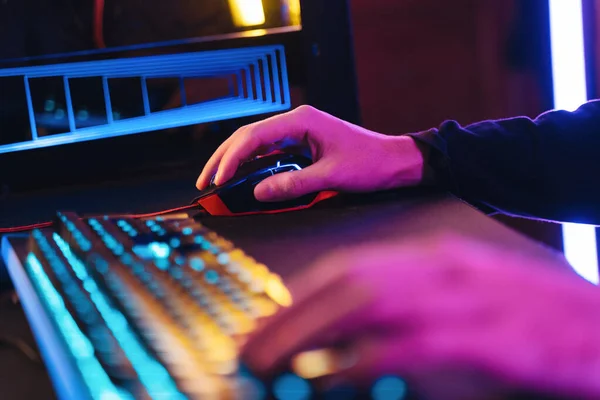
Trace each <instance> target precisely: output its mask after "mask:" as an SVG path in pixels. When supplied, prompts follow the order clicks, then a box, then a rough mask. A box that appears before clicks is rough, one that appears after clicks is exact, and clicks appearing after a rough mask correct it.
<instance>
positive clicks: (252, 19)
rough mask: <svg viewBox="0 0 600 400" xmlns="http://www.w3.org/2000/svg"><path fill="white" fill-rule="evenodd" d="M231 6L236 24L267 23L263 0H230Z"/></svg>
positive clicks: (244, 25) (243, 25) (242, 25)
mask: <svg viewBox="0 0 600 400" xmlns="http://www.w3.org/2000/svg"><path fill="white" fill-rule="evenodd" d="M229 8H230V9H231V16H232V17H233V23H234V24H235V26H238V27H246V26H257V25H262V24H264V23H265V10H264V8H263V4H262V0H229Z"/></svg>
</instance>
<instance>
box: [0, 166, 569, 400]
mask: <svg viewBox="0 0 600 400" xmlns="http://www.w3.org/2000/svg"><path fill="white" fill-rule="evenodd" d="M194 194H195V189H194V187H193V179H192V178H190V177H185V178H182V179H171V180H168V181H152V182H148V181H147V182H139V183H137V184H135V185H127V186H118V185H113V186H106V187H102V188H89V189H80V190H71V191H64V192H59V191H57V192H55V193H47V194H44V195H43V196H42V195H38V196H37V197H20V198H17V197H16V198H14V199H8V200H3V201H0V206H1V207H0V209H1V211H0V225H2V226H7V225H11V224H24V223H32V222H36V221H40V220H45V219H48V218H51V217H52V216H53V213H54V211H55V210H57V209H62V210H75V211H77V212H79V213H81V214H85V213H104V212H119V213H122V212H148V211H155V210H160V209H163V208H170V207H175V206H179V205H182V204H186V203H187V202H188V201H189V200H190V199H191V198H192V197H193V196H194ZM203 223H205V224H206V225H207V226H209V227H210V228H213V229H215V230H216V231H217V232H219V233H220V234H221V235H223V236H224V237H227V238H229V239H231V240H232V241H233V242H234V243H236V244H237V245H238V246H239V247H241V248H242V249H244V250H246V251H247V252H248V253H249V254H250V255H252V256H254V257H255V258H257V259H258V260H260V261H262V262H264V263H265V264H267V265H268V266H269V267H271V268H272V269H273V270H275V271H277V272H279V273H281V274H282V275H283V276H284V277H286V276H289V275H290V274H292V273H293V272H294V271H296V270H298V269H300V268H302V267H303V266H305V265H308V264H310V263H311V262H312V261H314V260H315V259H316V258H317V257H319V256H321V255H323V254H325V253H326V252H328V251H330V250H332V249H335V248H343V247H344V246H353V245H356V244H360V243H366V242H369V241H382V240H389V241H401V240H403V239H406V238H408V237H414V236H416V235H424V234H431V233H434V232H436V231H444V230H446V231H447V230H452V231H455V232H459V233H461V234H463V235H468V236H473V237H476V238H478V239H483V240H488V241H491V242H494V243H497V244H501V245H504V246H507V247H509V248H518V249H521V250H522V251H526V252H530V253H534V254H537V255H539V256H540V257H548V258H549V259H551V260H552V261H553V262H556V261H557V258H556V254H555V253H553V252H551V251H550V250H548V249H547V248H545V247H543V246H541V245H538V244H537V243H534V242H532V241H530V240H529V239H527V238H525V237H523V236H521V235H519V234H516V233H515V232H513V231H512V230H510V229H508V228H506V227H505V226H503V225H501V224H500V223H498V222H496V221H494V220H492V219H490V218H488V217H486V216H484V215H483V214H481V213H479V212H478V211H476V210H474V209H473V208H471V207H469V206H468V205H466V204H464V203H462V202H460V201H458V200H456V199H454V198H452V197H450V196H447V195H445V194H441V193H435V192H432V191H424V190H404V191H400V192H389V193H382V194H376V195H361V196H349V197H345V199H344V202H343V203H342V204H329V205H327V204H326V205H323V207H321V208H315V209H310V210H304V211H300V212H295V213H288V214H278V215H262V216H248V217H237V218H213V217H205V218H203ZM557 264H559V263H557ZM5 286H6V283H5ZM0 321H1V322H0V335H12V336H19V337H23V338H25V340H26V341H29V342H32V336H31V333H30V332H29V330H28V327H27V323H26V321H25V318H24V315H23V313H22V311H21V310H20V308H19V307H18V306H7V305H6V303H5V304H4V305H3V306H0ZM0 388H1V389H0V392H1V393H2V396H1V397H2V398H3V399H4V400H12V399H29V398H31V399H50V398H52V395H51V384H50V382H49V380H48V377H47V375H46V373H45V370H44V369H43V368H42V367H37V366H35V365H33V364H32V363H30V362H28V361H27V360H26V359H25V358H24V357H23V356H22V355H21V354H20V353H17V352H15V351H14V350H12V349H8V348H2V347H0Z"/></svg>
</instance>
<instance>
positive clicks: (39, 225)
mask: <svg viewBox="0 0 600 400" xmlns="http://www.w3.org/2000/svg"><path fill="white" fill-rule="evenodd" d="M194 208H195V209H197V208H198V206H197V205H196V204H188V205H186V206H181V207H175V208H170V209H168V210H162V211H156V212H151V213H146V214H106V215H108V216H109V217H111V218H131V219H139V218H152V217H158V216H160V215H164V214H170V213H174V212H178V211H187V210H191V209H194ZM103 216H104V215H99V216H98V215H97V216H90V217H84V218H102V217H103ZM53 223H54V222H52V221H46V222H39V223H37V224H30V225H22V226H14V227H10V228H0V234H4V233H17V232H27V231H31V230H34V229H42V228H47V227H49V226H52V224H53Z"/></svg>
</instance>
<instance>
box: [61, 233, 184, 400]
mask: <svg viewBox="0 0 600 400" xmlns="http://www.w3.org/2000/svg"><path fill="white" fill-rule="evenodd" d="M54 239H55V241H56V243H57V245H58V246H59V248H60V250H61V252H62V253H63V255H64V256H65V258H66V259H67V260H69V263H70V265H71V267H72V268H73V271H74V272H75V273H76V275H77V277H78V278H79V279H80V280H81V281H82V282H83V285H84V288H85V289H86V290H87V291H88V293H89V295H90V298H91V300H92V301H93V303H94V305H95V306H96V308H97V310H98V312H99V313H100V315H101V316H102V318H103V320H104V322H105V323H106V326H107V327H108V328H109V329H110V331H111V332H112V334H113V336H114V337H115V339H116V340H117V342H118V343H119V345H120V346H121V348H122V350H123V352H124V353H125V355H126V356H127V358H128V359H129V361H130V363H131V365H132V366H133V368H134V369H135V371H136V373H137V374H138V377H139V378H140V380H141V382H142V384H143V385H144V386H145V387H146V389H147V390H148V392H149V393H150V394H151V396H159V397H162V396H164V398H169V399H171V398H173V399H182V400H183V399H185V396H184V395H183V394H181V393H180V392H179V390H178V389H177V386H176V384H175V382H174V381H173V380H172V378H171V377H170V376H169V373H168V372H167V370H166V369H165V368H164V367H163V366H162V365H161V364H160V363H159V362H158V361H157V360H156V359H155V358H154V357H153V356H152V355H150V353H148V351H147V350H146V349H145V347H144V346H143V345H142V343H141V342H140V341H139V340H138V339H137V337H136V335H135V334H134V333H133V330H132V329H131V327H130V326H129V324H128V323H127V319H126V318H125V317H124V316H123V314H122V313H121V312H120V311H118V310H117V309H116V308H114V307H112V306H111V305H110V303H109V301H108V299H107V298H106V296H105V295H104V294H103V293H102V292H101V291H100V290H99V288H98V286H97V285H96V283H95V282H94V281H93V280H92V277H90V276H89V275H88V273H87V270H86V268H85V266H84V265H83V264H82V263H81V261H80V260H79V259H78V258H77V257H76V256H75V255H74V254H73V253H72V252H71V249H70V247H69V245H68V244H67V243H66V242H64V241H63V240H62V239H61V238H60V236H58V235H56V234H55V236H54ZM103 262H104V263H106V261H105V260H103V259H102V258H100V257H96V258H95V259H94V260H93V263H94V264H96V265H99V264H103ZM107 272H108V271H107ZM111 276H112V275H111ZM110 282H111V284H112V285H115V286H118V285H119V283H118V281H116V279H113V280H111V281H110ZM120 289H122V290H121V292H123V293H124V290H125V288H120Z"/></svg>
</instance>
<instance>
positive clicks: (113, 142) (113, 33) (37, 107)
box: [0, 0, 360, 194]
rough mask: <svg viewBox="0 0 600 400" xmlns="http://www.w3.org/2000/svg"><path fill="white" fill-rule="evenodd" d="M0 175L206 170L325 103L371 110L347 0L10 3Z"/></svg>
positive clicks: (27, 183)
mask: <svg viewBox="0 0 600 400" xmlns="http://www.w3.org/2000/svg"><path fill="white" fill-rule="evenodd" d="M0 33H1V34H0V187H1V188H2V189H1V190H2V192H1V193H4V194H6V193H8V192H11V193H15V192H17V193H20V192H29V191H32V190H33V191H38V190H43V189H49V188H52V189H54V188H57V187H61V186H65V185H80V184H96V183H98V182H101V181H106V180H116V179H119V180H122V179H129V178H137V177H149V176H154V175H155V174H163V175H164V174H168V175H172V174H178V173H191V174H195V173H198V172H199V171H200V169H201V168H202V165H203V164H204V162H205V161H206V160H207V158H208V157H209V156H210V154H211V153H212V152H213V151H214V150H215V149H216V147H217V146H218V145H219V144H220V143H221V142H223V140H225V139H226V137H227V136H228V135H230V134H231V133H233V132H234V131H235V130H236V129H237V128H238V127H240V126H242V125H244V124H247V123H250V122H253V121H256V120H258V119H261V118H264V117H266V116H268V115H271V114H275V113H280V112H284V111H287V110H289V109H291V108H293V107H294V106H296V105H299V104H311V105H314V106H315V107H318V108H320V109H323V110H325V111H327V112H330V113H332V114H334V115H336V116H339V117H341V118H344V119H346V120H349V121H352V122H355V123H359V122H360V121H359V111H358V102H357V95H356V80H355V76H354V75H355V71H354V60H353V50H352V34H351V27H350V19H349V5H348V2H347V0H328V1H315V0H306V1H302V0H204V1H193V2H191V1H184V0H173V1H169V2H165V1H155V0H150V1H149V0H146V1H141V0H113V1H104V0H88V1H83V2H76V1H71V0H54V1H44V0H29V1H21V2H5V4H3V5H2V12H0Z"/></svg>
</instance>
